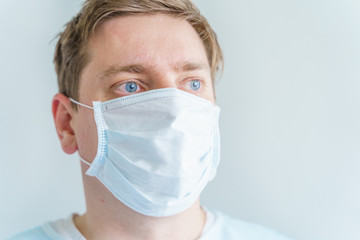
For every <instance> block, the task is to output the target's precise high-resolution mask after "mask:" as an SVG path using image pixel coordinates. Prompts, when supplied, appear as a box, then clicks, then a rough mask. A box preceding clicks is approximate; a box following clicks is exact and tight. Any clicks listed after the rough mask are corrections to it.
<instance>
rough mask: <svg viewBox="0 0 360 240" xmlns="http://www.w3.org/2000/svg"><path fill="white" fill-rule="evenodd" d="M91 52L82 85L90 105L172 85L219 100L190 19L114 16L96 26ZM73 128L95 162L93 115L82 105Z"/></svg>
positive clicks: (80, 147) (81, 94)
mask: <svg viewBox="0 0 360 240" xmlns="http://www.w3.org/2000/svg"><path fill="white" fill-rule="evenodd" d="M88 54H89V59H90V61H89V63H88V64H87V66H86V67H85V68H84V69H83V72H82V74H81V77H80V83H79V101H80V102H82V103H85V104H87V105H90V106H92V101H102V102H103V101H107V100H111V99H114V98H118V97H122V96H126V95H130V94H135V93H140V92H143V91H147V90H153V89H159V88H170V87H171V88H178V89H179V90H183V91H186V92H189V93H192V94H194V95H197V96H199V97H202V98H205V99H207V100H209V101H211V102H214V94H213V85H212V81H211V73H210V68H209V63H208V59H207V56H206V52H205V48H204V46H203V43H202V41H201V39H200V38H199V36H198V35H197V33H196V32H195V30H194V29H193V27H192V26H191V25H190V24H189V23H188V22H187V21H186V20H182V19H178V18H174V17H172V16H169V15H164V14H156V15H143V16H123V17H117V18H114V19H112V20H109V21H106V22H105V23H103V24H101V25H100V26H98V27H97V28H96V31H95V34H94V35H93V36H92V37H91V39H90V42H89V46H88ZM71 125H72V128H73V130H74V133H75V137H76V144H77V148H78V150H79V153H80V155H81V156H82V157H83V158H84V159H85V160H87V161H89V162H91V161H92V159H94V157H95V155H96V151H97V132H96V125H95V121H94V117H93V111H92V110H90V109H86V108H83V107H79V111H78V113H75V114H74V116H73V118H72V122H71Z"/></svg>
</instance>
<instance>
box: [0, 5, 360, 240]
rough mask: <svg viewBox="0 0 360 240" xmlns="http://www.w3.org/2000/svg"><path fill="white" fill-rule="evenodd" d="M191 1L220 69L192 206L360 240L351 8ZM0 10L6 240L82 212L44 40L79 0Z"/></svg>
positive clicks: (355, 37)
mask: <svg viewBox="0 0 360 240" xmlns="http://www.w3.org/2000/svg"><path fill="white" fill-rule="evenodd" d="M195 2H196V3H197V4H198V6H199V7H200V9H201V10H202V12H203V13H204V14H205V16H207V17H208V19H209V21H210V23H211V24H212V25H213V27H214V28H215V30H216V32H217V33H218V37H219V41H220V43H221V45H222V47H223V50H224V54H225V63H226V64H225V72H224V75H223V78H222V80H221V81H219V83H218V85H217V100H218V101H217V102H218V105H219V106H220V107H221V108H222V116H221V126H220V127H221V134H222V135H221V136H222V163H221V165H220V167H219V172H218V176H217V178H216V179H215V180H214V181H213V182H212V183H211V184H210V185H209V186H208V188H207V189H206V191H205V193H204V194H203V198H202V201H203V203H204V204H205V205H206V206H208V207H210V208H215V209H220V210H222V211H224V212H226V213H228V214H230V215H232V216H234V217H238V218H242V219H245V220H248V221H253V222H257V223H260V224H263V225H267V226H270V227H273V228H275V229H277V230H278V231H280V232H282V233H284V234H286V235H289V236H291V237H294V238H296V239H304V240H315V239H324V240H325V239H326V240H335V239H336V240H338V239H347V240H355V239H360V207H359V202H360V190H359V187H358V183H359V182H360V175H359V172H360V162H359V158H360V150H359V143H360V124H359V122H360V97H359V94H358V93H359V90H360V81H359V78H360V68H359V64H360V45H359V43H360V28H359V26H360V25H359V23H360V15H359V12H360V3H359V2H358V1H355V0H343V1H333V0H328V1H325V0H311V1H310V0H304V1H288V0H262V1H261V0H247V1H245V0H238V1H235V0H224V1H219V0H206V1H205V0H197V1H195ZM0 3H1V8H0V34H1V38H0V66H1V70H2V71H1V73H0V78H1V83H2V87H1V88H0V107H1V111H0V132H1V136H0V150H1V153H2V157H1V158H0V162H1V167H0V191H1V195H0V196H1V197H0V239H3V238H4V237H6V236H9V235H11V234H13V233H15V232H18V231H21V230H23V229H26V228H30V227H33V226H36V225H38V224H41V223H42V222H43V221H46V220H49V219H56V218H59V217H65V216H67V215H68V214H70V213H71V212H80V213H81V212H83V211H84V209H85V207H84V198H83V193H82V188H81V178H80V169H79V162H78V160H77V156H75V155H74V156H67V155H65V154H64V153H63V152H62V150H61V148H60V145H59V143H58V140H57V136H56V134H55V129H54V126H53V122H52V117H51V113H50V103H51V98H52V96H53V95H54V93H56V77H55V73H54V70H53V66H52V55H53V51H54V44H55V42H51V40H52V39H53V37H54V36H55V35H56V33H58V32H59V31H60V30H61V28H62V26H63V25H64V24H65V22H67V21H68V20H69V19H70V17H71V16H73V15H74V14H75V12H76V11H77V10H78V8H79V5H80V1H74V0H66V1H65V0H61V1H47V0H33V1H25V0H18V1H5V0H1V1H0ZM50 42H51V43H50Z"/></svg>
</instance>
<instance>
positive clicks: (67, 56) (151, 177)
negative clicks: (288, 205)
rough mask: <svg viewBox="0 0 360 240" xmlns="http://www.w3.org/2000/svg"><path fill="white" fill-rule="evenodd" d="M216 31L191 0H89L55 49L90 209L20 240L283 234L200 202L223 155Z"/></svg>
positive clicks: (63, 116) (57, 113)
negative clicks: (216, 81)
mask: <svg viewBox="0 0 360 240" xmlns="http://www.w3.org/2000/svg"><path fill="white" fill-rule="evenodd" d="M221 65H222V53H221V49H220V47H219V45H218V42H217V40H216V36H215V33H214V32H213V30H212V29H211V27H210V26H209V24H208V23H207V21H206V19H205V18H204V17H203V16H202V15H201V14H200V12H199V11H198V9H197V8H196V7H195V6H194V5H193V4H192V3H191V2H190V1H189V0H167V1H165V0H152V1H151V0H143V1H139V0H107V1H105V0H102V1H101V0H88V1H86V2H85V4H84V6H83V8H82V9H81V11H80V13H79V14H78V15H77V16H76V17H75V18H74V19H72V20H71V21H70V22H69V23H68V24H67V26H66V29H65V30H64V32H62V33H61V34H60V38H59V41H58V44H57V47H56V53H55V67H56V72H57V75H58V83H59V93H58V94H56V95H55V96H54V99H53V105H52V110H53V116H54V121H55V125H56V130H57V133H58V136H59V139H60V143H61V146H62V149H63V150H64V152H66V153H68V154H73V153H75V152H78V154H79V156H80V160H81V168H82V176H83V184H84V190H85V198H86V208H87V210H86V212H85V213H84V214H83V215H77V214H73V215H71V216H70V217H69V218H67V219H60V220H58V221H54V222H48V223H45V224H44V225H43V226H41V227H37V228H35V229H32V230H29V231H27V232H25V233H22V234H20V235H17V236H15V237H14V238H13V239H101V240H107V239H111V240H113V239H156V240H161V239H172V240H174V239H189V240H190V239H191V240H192V239H286V238H285V237H282V236H280V235H278V234H277V233H275V232H273V231H272V230H268V229H266V228H262V227H259V226H257V225H253V224H249V223H244V222H241V221H238V220H234V219H231V218H229V217H228V216H226V215H224V214H221V213H219V212H213V211H210V210H207V209H206V208H203V207H201V206H200V203H199V196H200V193H201V191H202V190H203V189H204V187H205V185H206V183H207V182H208V181H210V180H211V179H212V178H213V177H214V175H215V173H216V167H217V165H218V160H219V133H218V115H219V108H218V107H217V106H216V105H215V91H214V85H213V82H214V79H215V76H216V73H217V71H218V70H219V69H220V68H221Z"/></svg>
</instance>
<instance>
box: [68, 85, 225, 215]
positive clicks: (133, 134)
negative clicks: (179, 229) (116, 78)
mask: <svg viewBox="0 0 360 240" xmlns="http://www.w3.org/2000/svg"><path fill="white" fill-rule="evenodd" d="M71 101H72V102H74V103H76V104H79V105H81V106H85V107H88V108H91V109H93V110H94V117H95V122H96V126H97V133H98V148H97V155H96V157H95V159H94V160H93V162H92V163H91V164H89V163H88V162H87V161H86V160H84V159H82V160H83V161H84V162H85V163H87V164H88V165H90V167H89V169H88V170H87V171H86V174H87V175H89V176H95V177H97V178H98V179H99V180H100V181H101V182H102V183H103V184H104V185H105V186H106V187H107V188H108V189H109V191H110V192H111V193H112V194H113V195H114V196H115V197H116V198H117V199H119V200H120V201H121V202H122V203H124V204H125V205H126V206H128V207H130V208H131V209H133V210H135V211H137V212H139V213H141V214H144V215H148V216H154V217H163V216H170V215H174V214H177V213H180V212H183V211H184V210H186V209H187V208H189V207H190V206H192V205H193V204H194V202H195V201H196V200H197V199H198V197H199V195H200V193H201V192H202V190H203V189H204V187H205V185H206V184H207V183H208V181H210V180H211V179H213V177H214V176H215V174H216V168H217V166H218V163H219V158H220V138H219V128H218V119H219V113H220V109H219V107H217V106H216V105H214V104H213V103H211V102H209V101H207V100H205V99H203V98H200V97H197V96H195V95H193V94H190V93H187V92H184V91H181V90H178V89H176V88H164V89H157V90H151V91H147V92H143V93H138V94H134V95H129V96H125V97H121V98H116V99H113V100H110V101H106V102H98V101H94V102H93V107H89V106H87V105H84V104H82V103H79V102H77V101H75V100H73V99H71Z"/></svg>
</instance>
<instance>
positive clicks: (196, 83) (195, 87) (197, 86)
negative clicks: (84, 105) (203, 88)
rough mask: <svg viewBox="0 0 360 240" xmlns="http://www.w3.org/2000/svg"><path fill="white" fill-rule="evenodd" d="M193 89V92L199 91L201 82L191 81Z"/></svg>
mask: <svg viewBox="0 0 360 240" xmlns="http://www.w3.org/2000/svg"><path fill="white" fill-rule="evenodd" d="M191 88H192V89H193V90H198V89H199V88H200V81H199V80H193V81H191Z"/></svg>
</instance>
